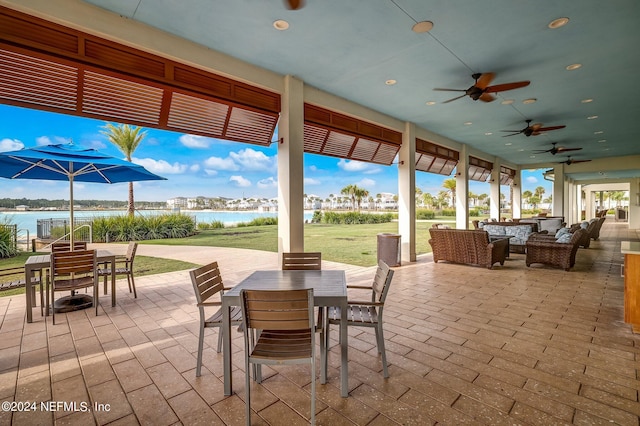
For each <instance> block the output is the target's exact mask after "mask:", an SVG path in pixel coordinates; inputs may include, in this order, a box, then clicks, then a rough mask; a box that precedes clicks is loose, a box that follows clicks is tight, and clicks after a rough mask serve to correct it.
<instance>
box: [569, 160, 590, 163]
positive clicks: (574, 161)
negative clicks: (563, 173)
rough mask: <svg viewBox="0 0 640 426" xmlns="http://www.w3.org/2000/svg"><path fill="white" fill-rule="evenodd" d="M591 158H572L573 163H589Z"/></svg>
mask: <svg viewBox="0 0 640 426" xmlns="http://www.w3.org/2000/svg"><path fill="white" fill-rule="evenodd" d="M589 161H591V160H571V164H575V163H588V162H589Z"/></svg>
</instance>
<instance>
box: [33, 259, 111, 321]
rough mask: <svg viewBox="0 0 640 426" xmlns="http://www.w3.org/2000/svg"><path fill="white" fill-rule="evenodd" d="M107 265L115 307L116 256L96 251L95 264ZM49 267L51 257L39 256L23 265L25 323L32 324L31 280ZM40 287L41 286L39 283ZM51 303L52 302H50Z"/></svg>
mask: <svg viewBox="0 0 640 426" xmlns="http://www.w3.org/2000/svg"><path fill="white" fill-rule="evenodd" d="M101 263H109V264H110V265H111V306H116V255H115V254H113V253H111V252H110V251H109V250H96V264H101ZM49 266H51V255H49V254H39V255H35V256H30V257H29V258H28V259H27V261H26V262H25V264H24V279H25V286H26V292H25V294H26V297H27V322H33V314H32V312H31V310H32V309H33V306H32V304H31V297H29V295H30V294H31V291H32V290H31V279H32V278H33V276H34V273H35V272H36V271H41V270H42V269H46V268H48V267H49ZM41 285H43V284H42V283H41ZM51 303H53V301H51Z"/></svg>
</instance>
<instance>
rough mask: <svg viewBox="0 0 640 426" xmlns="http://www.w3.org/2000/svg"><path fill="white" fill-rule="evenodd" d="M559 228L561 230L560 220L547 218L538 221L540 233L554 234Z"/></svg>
mask: <svg viewBox="0 0 640 426" xmlns="http://www.w3.org/2000/svg"><path fill="white" fill-rule="evenodd" d="M560 228H562V219H561V218H549V219H544V220H541V221H540V231H548V232H549V233H554V234H555V233H556V232H557V231H558V229H560Z"/></svg>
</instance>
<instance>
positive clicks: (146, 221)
mask: <svg viewBox="0 0 640 426" xmlns="http://www.w3.org/2000/svg"><path fill="white" fill-rule="evenodd" d="M195 229H196V225H195V222H194V220H193V218H192V217H191V216H188V215H185V214H180V213H173V214H160V215H153V216H128V215H124V216H107V217H97V218H95V219H93V241H94V242H105V241H107V235H108V236H109V238H108V240H109V241H111V242H113V241H132V240H135V241H141V240H156V239H162V238H183V237H187V236H189V235H193V234H194V233H195Z"/></svg>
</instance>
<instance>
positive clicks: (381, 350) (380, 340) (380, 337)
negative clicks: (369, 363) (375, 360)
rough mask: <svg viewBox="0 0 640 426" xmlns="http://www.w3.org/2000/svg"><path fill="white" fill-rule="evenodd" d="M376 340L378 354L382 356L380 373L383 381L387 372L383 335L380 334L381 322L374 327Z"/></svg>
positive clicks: (387, 374)
mask: <svg viewBox="0 0 640 426" xmlns="http://www.w3.org/2000/svg"><path fill="white" fill-rule="evenodd" d="M376 339H377V340H378V353H380V355H381V356H382V372H383V374H384V377H385V379H386V378H387V377H389V371H388V370H387V353H386V351H385V348H384V334H383V333H382V322H379V323H378V325H377V327H376Z"/></svg>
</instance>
